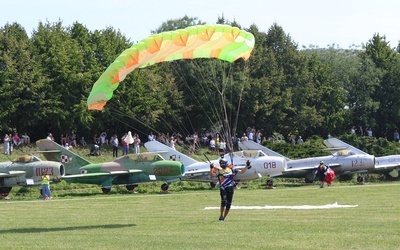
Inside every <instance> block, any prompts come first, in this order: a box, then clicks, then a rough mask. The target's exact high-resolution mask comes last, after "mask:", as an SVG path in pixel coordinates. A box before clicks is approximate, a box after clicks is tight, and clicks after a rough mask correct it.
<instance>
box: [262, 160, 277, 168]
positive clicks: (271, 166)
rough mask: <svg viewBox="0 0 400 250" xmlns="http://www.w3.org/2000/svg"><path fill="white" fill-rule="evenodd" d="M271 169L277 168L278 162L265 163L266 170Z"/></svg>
mask: <svg viewBox="0 0 400 250" xmlns="http://www.w3.org/2000/svg"><path fill="white" fill-rule="evenodd" d="M270 168H276V162H274V161H269V162H264V169H270Z"/></svg>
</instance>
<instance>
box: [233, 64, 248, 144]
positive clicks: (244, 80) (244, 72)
mask: <svg viewBox="0 0 400 250" xmlns="http://www.w3.org/2000/svg"><path fill="white" fill-rule="evenodd" d="M248 69H249V67H248V61H245V63H244V67H243V74H242V79H241V81H242V84H241V89H240V92H239V103H238V107H237V112H236V119H235V125H234V126H233V127H234V131H233V133H234V134H233V135H236V129H237V125H238V122H239V115H240V106H241V104H242V100H243V92H244V85H245V83H246V75H247V71H248ZM236 139H237V140H239V138H236Z"/></svg>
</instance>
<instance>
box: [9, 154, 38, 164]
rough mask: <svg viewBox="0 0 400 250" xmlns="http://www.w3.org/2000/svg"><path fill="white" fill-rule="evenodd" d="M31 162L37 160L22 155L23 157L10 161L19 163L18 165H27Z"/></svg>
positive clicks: (36, 159) (30, 156)
mask: <svg viewBox="0 0 400 250" xmlns="http://www.w3.org/2000/svg"><path fill="white" fill-rule="evenodd" d="M32 161H39V159H38V158H37V157H35V156H32V155H23V156H18V157H16V158H14V159H13V160H12V162H20V163H27V162H32Z"/></svg>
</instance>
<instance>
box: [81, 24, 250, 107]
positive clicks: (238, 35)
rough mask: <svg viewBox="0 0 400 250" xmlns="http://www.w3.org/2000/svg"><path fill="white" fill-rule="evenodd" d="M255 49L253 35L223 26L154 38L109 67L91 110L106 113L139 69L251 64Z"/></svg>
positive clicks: (91, 101)
mask: <svg viewBox="0 0 400 250" xmlns="http://www.w3.org/2000/svg"><path fill="white" fill-rule="evenodd" d="M253 47H254V36H253V34H251V33H249V32H247V31H245V30H241V29H239V28H237V27H231V26H229V25H222V24H216V25H196V26H191V27H187V28H185V29H179V30H176V31H170V32H162V33H159V34H154V35H151V36H149V37H148V38H145V39H143V40H142V41H140V42H139V43H137V44H134V45H132V47H130V48H129V49H126V50H125V51H124V52H122V53H121V55H119V56H118V57H117V59H115V61H114V62H113V63H112V64H111V65H110V66H108V68H107V69H106V71H104V73H103V74H102V75H101V76H100V78H99V79H98V80H97V81H96V82H95V84H94V85H93V88H92V91H91V92H90V94H89V97H88V100H87V106H88V109H97V110H102V109H103V107H104V105H105V104H106V102H107V101H108V100H110V99H111V97H112V95H113V91H114V90H115V89H116V88H117V87H118V85H119V82H121V81H123V80H124V79H125V77H126V75H127V74H129V73H130V72H132V71H133V70H135V69H136V68H144V67H147V66H149V65H153V64H155V63H160V62H165V61H173V60H179V59H194V58H217V59H220V60H224V61H227V62H234V61H235V60H237V59H239V58H243V59H244V60H247V59H248V58H249V57H250V53H251V51H252V50H253Z"/></svg>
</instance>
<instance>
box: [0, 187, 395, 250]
mask: <svg viewBox="0 0 400 250" xmlns="http://www.w3.org/2000/svg"><path fill="white" fill-rule="evenodd" d="M399 188H400V183H399V182H393V183H382V184H365V185H351V184H349V185H347V186H342V185H341V186H333V187H330V188H323V189H320V188H318V186H317V185H313V186H299V187H291V188H279V187H278V188H276V189H257V190H253V189H251V190H249V189H246V188H244V187H243V188H242V189H238V190H236V191H235V196H234V202H233V203H234V204H233V205H236V206H265V205H271V206H282V205H285V206H297V205H326V204H332V203H334V202H338V204H340V205H358V206H357V207H354V208H333V209H317V210H293V209H273V210H231V212H230V214H229V215H228V217H227V218H226V221H224V222H220V221H218V216H219V212H218V210H205V209H204V208H205V207H209V206H212V207H218V206H219V202H220V201H219V192H218V190H202V191H189V192H171V193H169V194H114V195H97V196H91V197H79V198H71V197H68V198H62V197H56V198H55V199H53V200H51V201H43V200H28V201H26V200H9V201H6V200H0V209H1V217H0V225H1V227H0V239H1V242H0V246H1V249H399V242H400V233H399V232H400V216H399V213H400V199H399V198H398V197H399V190H400V189H399Z"/></svg>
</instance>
